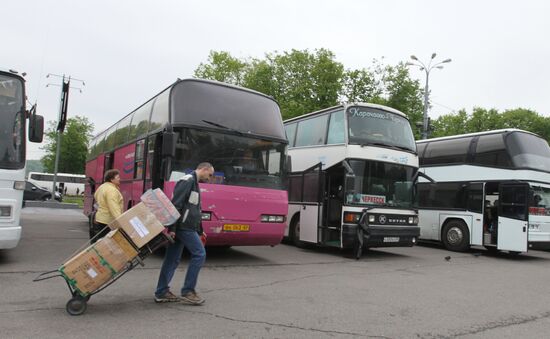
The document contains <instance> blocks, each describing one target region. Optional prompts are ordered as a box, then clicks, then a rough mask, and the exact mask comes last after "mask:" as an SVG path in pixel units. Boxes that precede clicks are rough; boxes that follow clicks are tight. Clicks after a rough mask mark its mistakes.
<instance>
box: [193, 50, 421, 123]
mask: <svg viewBox="0 0 550 339" xmlns="http://www.w3.org/2000/svg"><path fill="white" fill-rule="evenodd" d="M194 75H195V77H199V78H205V79H213V80H218V81H224V82H228V83H231V84H235V85H240V86H244V87H247V88H250V89H254V90H256V91H259V92H262V93H265V94H267V95H270V96H272V97H273V98H274V99H275V100H277V102H278V103H279V106H280V107H281V112H282V115H283V119H288V118H291V117H295V116H299V115H301V114H305V113H308V112H312V111H316V110H319V109H323V108H327V107H330V106H335V105H337V104H338V103H339V102H370V103H379V104H385V105H388V106H390V107H393V108H396V109H398V110H400V111H402V112H404V113H405V114H407V115H408V116H409V118H410V120H411V121H412V123H413V126H414V122H415V121H416V120H420V118H421V116H422V90H421V88H420V86H419V83H418V81H417V80H412V79H411V78H410V76H409V71H408V69H407V67H406V66H405V65H404V64H403V63H400V64H398V65H396V66H384V65H383V64H382V63H381V62H378V61H376V60H374V61H373V65H372V66H371V68H370V69H359V70H353V69H348V70H344V65H342V64H341V63H339V62H337V61H336V58H335V55H334V53H332V52H331V51H330V50H327V49H323V48H321V49H316V50H315V51H313V52H309V51H308V50H294V49H293V50H291V51H290V52H282V53H279V52H274V53H268V54H266V55H265V58H263V59H250V60H248V61H247V60H239V59H236V58H234V57H232V56H231V55H230V54H229V53H227V52H214V51H212V52H210V54H209V57H208V61H207V62H206V63H201V64H200V65H199V67H198V68H197V69H196V70H195V73H194ZM419 117H420V118H419Z"/></svg>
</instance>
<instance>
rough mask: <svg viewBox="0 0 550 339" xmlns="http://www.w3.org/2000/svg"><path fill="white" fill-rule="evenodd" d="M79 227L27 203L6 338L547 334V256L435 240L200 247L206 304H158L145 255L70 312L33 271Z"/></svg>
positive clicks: (77, 220) (77, 236)
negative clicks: (363, 246)
mask: <svg viewBox="0 0 550 339" xmlns="http://www.w3.org/2000/svg"><path fill="white" fill-rule="evenodd" d="M86 222H87V221H86V218H85V217H84V216H83V215H82V213H81V211H79V210H57V209H45V208H36V207H27V208H25V209H23V217H22V224H23V227H24V232H23V238H22V240H21V243H20V244H19V246H18V247H17V248H15V249H12V250H4V251H0V329H1V330H0V331H1V334H0V336H1V337H2V338H31V337H32V338H36V337H40V338H84V337H87V338H89V337H92V338H93V337H105V338H115V337H116V338H129V337H132V338H152V337H160V338H169V337H174V338H521V337H523V338H546V337H548V332H549V330H550V296H549V293H548V281H550V270H549V268H550V253H548V252H538V251H532V252H529V253H528V254H525V255H519V256H510V255H507V254H498V255H495V254H489V253H486V252H485V251H484V250H481V249H473V250H471V251H470V252H467V253H454V252H448V251H446V250H444V249H442V248H440V247H438V246H416V247H414V248H389V249H378V250H372V251H367V252H365V253H364V255H363V257H362V258H361V259H360V260H354V259H351V258H350V256H349V253H346V252H342V251H339V250H333V249H326V248H308V249H298V248H295V247H292V246H288V245H284V244H283V245H279V246H275V247H235V248H231V249H229V250H226V251H208V255H207V262H206V265H205V267H204V268H203V270H202V271H201V274H200V278H199V285H198V291H199V293H200V294H201V295H203V296H204V297H205V298H206V303H205V304H204V305H203V306H188V305H183V304H178V303H170V304H155V303H154V301H153V291H154V287H155V285H156V281H157V277H158V273H159V270H160V264H161V261H162V257H161V256H160V255H153V256H151V257H149V258H147V260H146V261H145V267H138V268H136V269H135V270H133V271H130V272H128V273H127V274H126V275H125V276H123V277H122V278H121V279H120V280H119V281H117V282H116V283H115V284H113V285H112V286H109V287H108V288H107V289H105V290H104V291H102V292H101V293H99V294H97V295H94V296H92V298H91V299H90V301H89V303H88V309H87V311H86V313H84V314H83V315H81V316H70V315H68V314H67V313H66V311H65V303H66V302H67V301H68V300H69V298H70V295H69V290H68V288H67V286H66V284H65V282H64V280H63V279H61V278H55V279H50V280H46V281H42V282H33V278H35V277H36V276H37V275H38V274H40V273H41V272H44V271H48V270H53V269H56V268H58V267H59V266H60V264H62V263H63V262H64V261H65V260H66V258H68V257H70V256H71V254H72V253H74V252H75V251H77V250H78V249H79V248H81V247H82V246H84V245H85V244H86V242H87V223H86ZM446 257H450V258H448V260H446V259H445V258H446ZM186 264H187V258H186V257H184V259H183V262H182V264H181V265H180V268H179V269H178V271H177V272H176V276H175V278H174V281H173V285H172V289H173V291H175V292H177V291H178V289H179V288H180V287H181V284H182V283H183V278H184V275H185V268H186Z"/></svg>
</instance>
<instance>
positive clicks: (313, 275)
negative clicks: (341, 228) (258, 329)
mask: <svg viewBox="0 0 550 339" xmlns="http://www.w3.org/2000/svg"><path fill="white" fill-rule="evenodd" d="M336 275H340V274H339V273H331V274H312V275H306V276H303V277H296V278H292V279H283V280H275V281H271V282H269V283H265V284H260V285H252V286H239V287H224V288H215V289H211V290H204V291H203V293H209V292H218V291H232V290H241V289H251V288H260V287H267V286H273V285H277V284H281V283H285V282H290V281H298V280H303V279H309V278H319V277H330V276H336Z"/></svg>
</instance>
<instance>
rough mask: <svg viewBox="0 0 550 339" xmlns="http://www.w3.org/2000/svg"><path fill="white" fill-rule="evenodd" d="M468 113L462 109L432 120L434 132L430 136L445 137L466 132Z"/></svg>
mask: <svg viewBox="0 0 550 339" xmlns="http://www.w3.org/2000/svg"><path fill="white" fill-rule="evenodd" d="M467 121H468V114H467V113H466V110H464V109H462V110H460V111H458V113H457V114H446V115H442V116H440V117H439V118H437V119H436V120H432V133H431V135H430V137H432V138H437V137H445V136H449V135H456V134H464V133H466V122H467Z"/></svg>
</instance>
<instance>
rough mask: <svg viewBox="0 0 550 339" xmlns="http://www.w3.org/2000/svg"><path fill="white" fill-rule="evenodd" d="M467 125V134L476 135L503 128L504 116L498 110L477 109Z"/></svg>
mask: <svg viewBox="0 0 550 339" xmlns="http://www.w3.org/2000/svg"><path fill="white" fill-rule="evenodd" d="M465 123H466V133H475V132H482V131H489V130H493V129H499V128H503V127H504V126H503V124H502V116H501V115H500V114H499V113H498V111H497V110H496V109H489V110H487V109H484V108H480V107H475V108H474V110H473V112H472V114H471V115H470V116H469V117H468V119H467V121H466V122H465Z"/></svg>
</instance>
